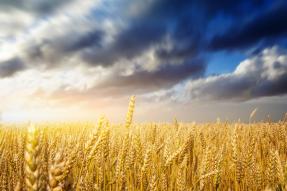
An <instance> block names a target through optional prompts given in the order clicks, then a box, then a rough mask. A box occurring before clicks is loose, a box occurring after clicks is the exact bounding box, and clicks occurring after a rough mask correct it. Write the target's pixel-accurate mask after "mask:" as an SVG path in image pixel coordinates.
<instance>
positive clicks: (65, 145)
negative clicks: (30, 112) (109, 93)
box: [0, 97, 287, 191]
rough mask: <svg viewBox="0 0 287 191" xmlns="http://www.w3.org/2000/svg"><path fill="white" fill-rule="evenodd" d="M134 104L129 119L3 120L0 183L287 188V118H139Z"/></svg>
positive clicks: (55, 188) (56, 190)
mask: <svg viewBox="0 0 287 191" xmlns="http://www.w3.org/2000/svg"><path fill="white" fill-rule="evenodd" d="M134 105H135V98H134V97H132V98H131V101H130V104H129V109H128V113H127V119H126V121H125V123H123V124H111V123H110V122H109V121H108V120H107V119H106V118H104V117H101V118H100V119H99V120H98V123H97V124H96V125H95V124H91V123H78V124H75V123H73V124H72V123H66V124H64V123H61V124H60V123H59V124H52V123H51V124H48V123H47V124H34V125H33V124H29V125H28V124H23V125H5V124H2V125H1V128H0V151H1V158H0V162H1V163H0V165H1V174H0V187H1V188H0V190H17V191H18V190H27V191H35V190H41V191H44V190H51V191H60V190H87V191H88V190H110V191H113V190H115V191H117V190H178V191H185V190H235V191H236V190H285V189H286V186H287V166H286V164H287V163H286V162H287V139H286V138H287V134H286V133H287V122H286V120H282V121H279V122H260V123H231V122H216V123H205V124H196V123H180V122H177V121H176V120H175V121H174V122H173V123H145V124H136V123H132V118H133V110H134ZM254 115H255V112H253V113H252V114H251V116H250V118H251V119H252V117H253V116H254Z"/></svg>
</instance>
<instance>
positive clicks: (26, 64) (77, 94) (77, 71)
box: [0, 0, 287, 121]
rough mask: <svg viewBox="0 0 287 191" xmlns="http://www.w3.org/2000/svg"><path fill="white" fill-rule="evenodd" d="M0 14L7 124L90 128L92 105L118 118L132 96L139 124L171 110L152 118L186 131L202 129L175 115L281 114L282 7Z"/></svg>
mask: <svg viewBox="0 0 287 191" xmlns="http://www.w3.org/2000/svg"><path fill="white" fill-rule="evenodd" d="M0 11H1V12H0V25H1V30H0V88H1V93H0V98H1V100H2V103H1V101H0V105H1V106H0V110H1V111H2V113H4V114H3V115H4V116H6V118H7V119H14V118H15V119H19V118H21V119H26V118H33V117H32V115H34V116H36V114H38V113H45V114H46V113H49V115H51V116H52V113H57V112H59V113H66V115H65V116H64V115H57V116H61V117H62V118H64V117H65V118H73V117H71V116H73V115H74V114H73V113H69V112H65V111H66V110H70V111H74V113H78V112H80V111H85V112H82V113H84V114H83V115H81V117H79V118H81V119H90V118H94V116H97V115H99V113H101V111H100V110H99V109H91V108H90V106H91V105H92V106H94V107H95V108H98V107H101V108H106V113H114V112H112V111H116V110H117V111H123V109H122V110H121V109H120V108H122V107H124V103H126V101H127V100H128V97H129V96H130V95H133V94H134V95H136V96H137V99H138V100H139V103H140V105H142V112H141V113H140V114H139V119H141V120H147V119H151V116H150V114H149V113H151V112H150V110H151V109H152V108H153V106H154V105H161V106H162V107H166V108H172V107H174V108H178V110H175V111H174V113H173V112H167V113H165V114H162V116H159V115H153V116H155V118H156V117H158V118H160V119H169V118H171V116H172V115H177V116H185V117H182V120H186V121H190V120H197V119H200V120H204V117H195V116H198V114H196V115H193V116H186V115H185V114H183V113H182V109H180V108H185V109H187V110H188V111H189V113H193V112H196V111H194V108H193V107H188V108H186V105H190V104H191V105H193V104H195V105H198V108H197V109H198V110H200V111H202V114H199V115H202V116H209V117H206V120H213V119H214V116H213V115H206V113H208V112H211V108H214V107H215V105H218V104H221V107H224V108H225V109H223V110H222V111H224V112H222V113H221V114H220V116H222V117H223V118H226V117H228V115H229V113H230V112H229V110H232V111H234V113H233V115H232V116H230V119H234V116H238V117H243V116H242V113H244V112H243V111H244V109H245V110H246V111H249V110H251V108H252V107H256V105H261V106H262V115H261V118H264V116H266V115H267V113H271V114H272V113H273V114H274V118H276V119H280V118H281V116H282V115H284V112H286V111H284V109H282V107H283V108H284V107H285V106H286V108H287V105H286V103H285V101H286V93H287V86H286V84H287V61H286V59H287V58H286V57H287V54H286V49H287V25H286V23H285V20H286V19H287V3H286V1H285V0H273V1H271V0H238V1H229V0H219V1H216V3H214V1H212V0H201V1H200V0H176V1H175V0H153V1H152V0H144V1H143V0H121V1H119V0H105V1H104V0H86V1H81V0H65V1H64V0H40V1H35V0H27V1H25V2H22V1H19V0H9V1H8V0H4V1H1V2H0ZM258 100H260V103H258V104H256V103H257V101H258ZM243 103H244V104H243ZM278 103H279V104H278ZM281 103H282V104H281ZM205 104H208V106H209V107H207V106H204V105H205ZM280 104H281V106H282V107H280V108H279V107H278V105H280ZM201 105H202V107H201ZM242 105H244V107H242ZM267 105H268V107H267ZM239 106H240V107H239ZM24 108H26V109H24ZM27 108H29V109H27ZM67 108H69V109H67ZM124 108H125V107H124ZM148 108H151V109H148ZM236 108H238V110H240V111H238V112H236V111H235V110H237V109H236ZM239 108H240V109H239ZM268 108H269V109H268ZM24 110H27V111H26V112H25V111H24ZM41 111H42V112H41ZM102 111H103V112H104V109H103V110H102ZM108 111H109V112H108ZM259 111H260V109H259ZM122 113H124V112H122ZM247 113H248V112H247ZM107 115H108V114H107ZM7 116H8V117H7ZM46 116H47V115H46ZM246 116H247V115H246ZM4 118H5V117H4ZM38 118H39V119H43V118H44V117H43V116H41V115H40V116H38V117H37V119H38ZM52 118H55V117H51V118H47V120H48V119H52ZM114 118H115V119H117V117H114ZM119 118H120V117H119ZM44 119H46V118H44Z"/></svg>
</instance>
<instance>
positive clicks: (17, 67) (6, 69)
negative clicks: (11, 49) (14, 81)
mask: <svg viewBox="0 0 287 191" xmlns="http://www.w3.org/2000/svg"><path fill="white" fill-rule="evenodd" d="M23 69H25V64H24V63H23V62H22V61H21V60H20V59H18V58H15V59H11V60H8V61H4V62H0V77H2V78H5V77H10V76H12V75H14V74H16V73H17V72H19V71H21V70H23Z"/></svg>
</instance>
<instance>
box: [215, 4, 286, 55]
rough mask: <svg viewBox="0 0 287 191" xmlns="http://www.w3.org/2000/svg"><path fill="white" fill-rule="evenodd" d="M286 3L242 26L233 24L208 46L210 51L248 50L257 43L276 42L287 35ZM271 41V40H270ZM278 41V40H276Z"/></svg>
mask: <svg viewBox="0 0 287 191" xmlns="http://www.w3.org/2000/svg"><path fill="white" fill-rule="evenodd" d="M286 19H287V3H282V4H279V5H277V6H276V7H274V8H272V9H271V10H268V11H267V12H265V13H263V14H260V15H258V16H256V17H255V18H253V19H251V20H249V21H247V22H246V23H243V24H240V23H239V24H238V23H234V26H232V27H231V28H230V29H229V30H227V31H226V32H225V33H224V34H222V35H219V36H216V37H215V38H214V39H213V40H212V41H211V44H210V48H211V49H212V50H218V49H227V50H228V49H233V50H234V49H235V50H236V49H241V48H248V47H250V46H251V45H254V44H255V43H257V42H259V41H266V40H267V41H268V40H269V41H270V39H271V42H273V43H274V42H276V38H277V39H278V38H280V37H284V36H286V35H287V25H286V22H285V20H286ZM272 39H273V40H272ZM277 41H278V40H277Z"/></svg>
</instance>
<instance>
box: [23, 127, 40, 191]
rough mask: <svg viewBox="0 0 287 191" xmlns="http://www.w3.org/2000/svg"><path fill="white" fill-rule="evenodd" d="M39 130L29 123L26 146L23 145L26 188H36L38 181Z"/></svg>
mask: <svg viewBox="0 0 287 191" xmlns="http://www.w3.org/2000/svg"><path fill="white" fill-rule="evenodd" d="M38 136H39V132H38V129H37V128H36V127H35V126H34V125H33V124H31V125H30V126H29V127H28V132H27V139H26V146H25V155H24V157H25V185H26V190H28V191H36V190H38V181H39V169H38V166H39V164H38V163H39V161H38V154H39V137H38Z"/></svg>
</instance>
